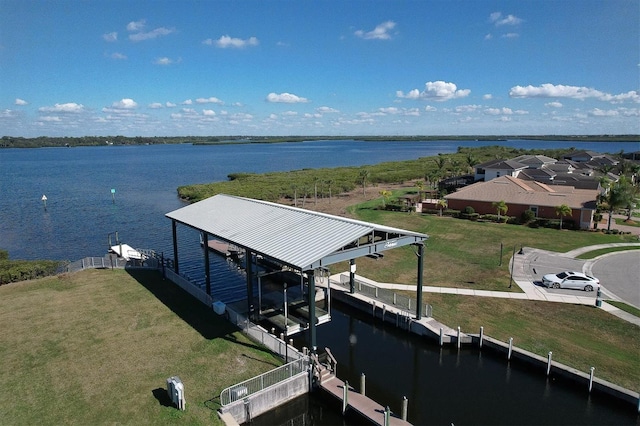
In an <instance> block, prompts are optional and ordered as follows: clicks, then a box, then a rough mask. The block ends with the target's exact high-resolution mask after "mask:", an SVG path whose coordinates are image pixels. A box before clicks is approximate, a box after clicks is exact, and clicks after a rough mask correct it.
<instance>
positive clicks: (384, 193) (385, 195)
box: [380, 189, 391, 209]
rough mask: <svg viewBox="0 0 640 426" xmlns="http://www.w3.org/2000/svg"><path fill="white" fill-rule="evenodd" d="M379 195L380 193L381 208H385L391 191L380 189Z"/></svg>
mask: <svg viewBox="0 0 640 426" xmlns="http://www.w3.org/2000/svg"><path fill="white" fill-rule="evenodd" d="M380 195H382V208H383V209H386V208H387V201H389V198H391V191H389V190H388V189H383V190H382V191H380Z"/></svg>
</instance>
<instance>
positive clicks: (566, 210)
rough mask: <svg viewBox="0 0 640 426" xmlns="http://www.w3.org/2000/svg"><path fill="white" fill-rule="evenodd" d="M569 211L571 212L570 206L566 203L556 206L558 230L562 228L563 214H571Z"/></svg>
mask: <svg viewBox="0 0 640 426" xmlns="http://www.w3.org/2000/svg"><path fill="white" fill-rule="evenodd" d="M571 213H572V210H571V207H569V206H568V205H566V204H561V205H559V206H556V216H560V230H562V218H563V217H564V216H569V215H571Z"/></svg>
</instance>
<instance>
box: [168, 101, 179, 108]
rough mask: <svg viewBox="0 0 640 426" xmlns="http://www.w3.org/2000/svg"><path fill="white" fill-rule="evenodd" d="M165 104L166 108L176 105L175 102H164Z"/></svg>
mask: <svg viewBox="0 0 640 426" xmlns="http://www.w3.org/2000/svg"><path fill="white" fill-rule="evenodd" d="M165 106H166V107H167V108H175V107H176V106H177V105H176V104H174V103H173V102H166V103H165Z"/></svg>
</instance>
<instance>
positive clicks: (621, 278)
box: [525, 246, 640, 309]
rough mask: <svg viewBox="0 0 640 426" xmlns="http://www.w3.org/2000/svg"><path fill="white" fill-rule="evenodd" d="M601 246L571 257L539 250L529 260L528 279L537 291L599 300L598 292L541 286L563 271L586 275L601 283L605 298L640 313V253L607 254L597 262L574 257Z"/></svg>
mask: <svg viewBox="0 0 640 426" xmlns="http://www.w3.org/2000/svg"><path fill="white" fill-rule="evenodd" d="M597 248H600V246H593V247H585V248H584V249H581V250H579V251H573V252H569V253H555V252H550V251H543V250H536V251H535V253H534V254H531V255H530V256H528V265H525V269H528V271H527V272H528V273H529V276H530V277H531V278H532V281H533V284H534V285H536V287H537V288H538V290H540V291H543V292H545V293H547V294H558V295H577V296H582V297H592V298H593V299H594V300H595V298H596V295H597V292H595V291H594V292H584V291H580V290H565V289H550V288H546V287H544V286H542V276H543V275H545V274H551V273H557V272H560V271H578V272H585V273H587V274H589V275H593V276H595V277H598V279H600V284H601V285H602V292H603V294H604V296H605V298H609V299H613V300H621V301H623V302H625V303H627V304H629V305H633V306H635V307H638V308H639V309H640V278H638V277H640V250H633V251H622V252H613V253H608V254H605V255H603V256H600V257H598V258H596V259H590V260H582V259H576V258H575V257H574V256H577V255H579V254H580V252H588V251H590V250H595V249H597Z"/></svg>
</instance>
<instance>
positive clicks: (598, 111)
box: [589, 108, 619, 117]
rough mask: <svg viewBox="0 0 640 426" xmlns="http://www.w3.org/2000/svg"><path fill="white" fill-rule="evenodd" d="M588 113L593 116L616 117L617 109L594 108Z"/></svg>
mask: <svg viewBox="0 0 640 426" xmlns="http://www.w3.org/2000/svg"><path fill="white" fill-rule="evenodd" d="M589 115H591V116H594V117H616V116H618V115H619V113H618V111H616V110H613V109H610V110H603V109H600V108H594V109H592V110H591V111H589Z"/></svg>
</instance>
